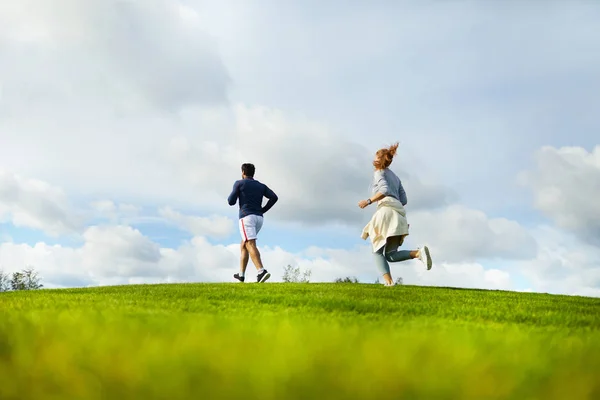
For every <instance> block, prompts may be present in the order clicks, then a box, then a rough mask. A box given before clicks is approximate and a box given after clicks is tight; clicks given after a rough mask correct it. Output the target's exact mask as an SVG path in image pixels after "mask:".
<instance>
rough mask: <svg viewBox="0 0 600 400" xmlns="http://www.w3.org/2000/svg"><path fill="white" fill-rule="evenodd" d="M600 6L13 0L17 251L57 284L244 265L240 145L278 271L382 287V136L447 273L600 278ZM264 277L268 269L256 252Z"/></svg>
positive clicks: (175, 278) (418, 237)
mask: <svg viewBox="0 0 600 400" xmlns="http://www.w3.org/2000/svg"><path fill="white" fill-rule="evenodd" d="M598 20H600V4H598V3H597V2H593V1H570V2H564V1H546V2H539V1H521V2H475V1H445V2H441V1H425V0H423V1H418V2H417V1H370V2H362V1H350V0H345V1H341V0H339V1H338V0H331V1H327V2H321V1H314V0H303V1H289V0H288V1H286V0H278V1H275V0H259V1H254V2H242V1H231V0H219V1H203V0H180V1H175V0H144V1H135V0H129V1H125V0H120V1H119V0H85V1H81V0H45V1H42V0H21V1H19V2H8V1H4V2H0V269H2V270H3V271H4V272H8V273H10V272H13V271H17V270H20V269H23V268H25V267H28V266H30V267H33V268H35V269H36V270H37V271H38V272H39V274H40V276H41V277H42V283H43V284H44V285H45V287H48V288H64V287H87V286H98V285H115V284H138V283H159V282H232V281H233V278H232V274H233V273H235V272H237V270H238V269H239V242H240V233H239V231H238V220H237V206H234V207H231V206H229V205H228V204H227V196H228V195H229V192H230V191H231V188H232V186H233V183H234V181H235V180H237V179H239V178H240V166H241V164H242V163H244V162H252V163H254V164H255V165H256V179H258V180H259V181H261V182H263V183H265V184H267V185H268V186H269V187H270V188H271V189H273V190H274V191H275V192H276V193H277V195H278V196H279V202H278V203H277V204H276V205H275V207H274V208H273V209H272V210H271V211H269V212H268V213H267V215H265V222H264V226H263V230H262V231H261V232H260V236H259V239H258V245H259V249H260V251H261V253H262V257H263V261H264V264H265V267H266V268H267V269H268V270H269V271H270V272H271V274H272V278H271V280H272V281H273V282H277V281H281V279H282V275H283V269H284V267H286V266H287V265H291V266H294V267H298V268H300V270H301V271H306V270H310V272H311V281H313V282H331V281H334V280H335V279H336V278H343V277H346V276H353V277H357V278H358V279H359V280H360V281H361V282H366V283H374V282H375V281H376V280H377V278H378V276H377V269H376V267H375V264H374V262H373V258H372V257H373V256H372V254H371V249H370V244H369V242H368V241H364V240H362V239H361V232H362V228H363V227H364V225H365V224H366V223H367V222H368V221H369V219H370V217H371V215H372V213H373V211H374V207H368V208H366V209H364V210H363V209H360V208H359V207H358V202H359V201H360V200H362V199H366V198H367V197H368V196H369V195H370V192H369V185H370V182H371V178H372V176H373V168H372V165H371V161H372V159H373V155H374V153H375V151H377V150H378V149H379V148H382V147H386V146H388V145H390V144H392V143H395V142H399V143H400V147H399V149H398V154H397V156H396V158H395V160H394V162H393V164H392V165H391V169H392V170H393V171H394V172H396V173H397V174H398V176H399V177H400V178H401V180H402V182H403V185H404V187H405V189H406V191H407V195H408V204H407V206H406V210H407V218H408V222H409V223H410V235H409V237H408V238H407V240H406V241H405V244H404V245H403V247H404V248H408V249H414V248H417V247H419V246H422V245H424V244H426V245H428V246H429V247H430V249H431V252H432V258H433V264H434V265H433V268H432V269H431V270H430V271H427V270H426V269H425V267H424V266H423V264H421V263H420V262H419V261H416V260H411V261H407V262H403V263H394V264H392V266H391V267H392V276H393V277H394V278H397V277H402V279H403V281H404V283H405V284H411V285H432V286H452V287H464V288H484V289H501V290H516V291H532V292H544V293H556V294H568V295H584V296H600V202H599V201H597V198H598V197H600V114H599V113H598V110H600V30H599V29H598V27H597V25H598V24H597V21H598ZM247 275H248V278H247V280H250V281H252V280H253V279H255V270H254V266H253V265H252V263H250V265H249V269H248V272H247Z"/></svg>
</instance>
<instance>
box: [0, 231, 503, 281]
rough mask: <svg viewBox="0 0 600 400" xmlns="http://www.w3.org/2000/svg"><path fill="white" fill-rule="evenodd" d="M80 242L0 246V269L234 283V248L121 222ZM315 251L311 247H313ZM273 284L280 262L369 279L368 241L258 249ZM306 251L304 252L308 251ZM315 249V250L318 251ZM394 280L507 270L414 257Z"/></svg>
mask: <svg viewBox="0 0 600 400" xmlns="http://www.w3.org/2000/svg"><path fill="white" fill-rule="evenodd" d="M84 237H85V243H84V244H83V245H82V246H81V247H77V248H70V247H65V246H58V245H56V246H49V245H46V244H44V243H38V244H36V245H35V246H29V245H26V244H14V243H3V244H0V266H2V267H3V269H4V271H5V272H12V271H14V270H17V269H21V268H23V267H25V266H27V265H30V266H33V267H34V268H35V269H36V270H37V271H38V272H39V273H40V276H41V277H42V279H43V283H44V284H45V285H46V287H62V286H67V287H72V286H95V285H108V284H127V283H142V282H147V283H155V282H190V281H203V282H233V279H232V275H233V273H235V272H236V271H238V268H239V245H238V244H231V245H229V246H222V245H213V244H210V243H209V242H208V241H207V240H206V239H205V238H203V237H194V238H192V239H191V240H190V241H188V242H186V243H184V244H183V245H181V246H180V247H178V248H160V247H159V246H158V244H156V243H153V242H152V241H151V240H150V239H148V238H147V237H144V236H143V235H142V234H141V233H140V232H139V231H137V230H135V229H132V228H130V227H125V226H104V227H98V226H94V227H90V228H89V229H88V230H87V231H86V233H85V235H84ZM315 250H318V251H316V252H315ZM260 251H261V253H262V259H263V262H264V265H265V267H266V268H267V269H268V270H269V271H270V272H271V273H272V275H273V277H272V278H271V281H272V282H281V280H282V275H283V268H284V267H285V266H286V265H288V264H289V265H292V266H294V267H296V266H297V267H299V268H300V269H301V270H302V271H305V270H311V272H312V275H311V281H312V282H333V281H334V280H335V279H336V278H343V277H346V276H355V277H358V278H359V280H360V281H361V282H364V283H373V282H374V281H375V280H376V279H377V269H376V268H375V264H374V263H373V259H372V254H371V252H370V248H369V246H359V247H357V248H355V249H350V250H343V249H329V248H320V249H314V248H313V249H307V251H306V252H299V253H291V252H288V251H286V250H284V249H282V248H280V247H261V248H260ZM311 252H312V254H309V253H311ZM317 254H318V255H317ZM392 274H393V276H394V278H397V277H400V276H401V277H402V278H403V280H404V283H405V284H425V285H436V286H458V287H477V288H489V289H497V288H507V287H510V283H509V276H508V274H507V273H506V272H501V271H497V270H485V269H484V268H483V267H482V266H481V265H478V264H464V265H460V264H439V265H438V264H436V265H435V266H434V268H433V269H432V270H431V271H426V270H425V267H424V266H423V265H422V264H421V263H420V262H418V261H415V260H413V261H408V262H404V263H394V264H392ZM247 275H248V281H249V282H252V281H253V280H254V279H255V276H256V271H255V267H254V265H253V264H252V262H251V261H250V263H249V265H248V272H247Z"/></svg>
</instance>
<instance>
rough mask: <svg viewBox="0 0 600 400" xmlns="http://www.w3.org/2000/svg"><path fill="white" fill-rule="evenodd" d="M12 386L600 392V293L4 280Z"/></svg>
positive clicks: (176, 393)
mask: <svg viewBox="0 0 600 400" xmlns="http://www.w3.org/2000/svg"><path fill="white" fill-rule="evenodd" d="M0 311H1V312H2V317H1V323H0V399H2V400H9V399H19V400H23V399H32V400H33V399H35V400H46V399H115V400H116V399H234V398H235V399H264V400H267V399H278V400H284V399H520V400H522V399H561V400H562V399H570V400H574V399H599V398H600V329H599V328H600V299H594V298H585V297H568V296H553V295H545V294H532V293H514V292H501V291H483V290H459V289H448V288H428V287H412V286H396V287H391V288H390V287H383V286H381V285H367V284H291V283H290V284H287V283H281V284H278V283H271V284H264V285H256V284H181V285H177V284H169V285H133V286H120V287H102V288H92V289H72V290H38V291H19V292H8V293H0Z"/></svg>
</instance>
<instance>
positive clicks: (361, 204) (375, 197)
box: [358, 192, 385, 208]
mask: <svg viewBox="0 0 600 400" xmlns="http://www.w3.org/2000/svg"><path fill="white" fill-rule="evenodd" d="M384 197H385V194H383V193H380V192H377V193H375V194H374V195H373V196H371V197H369V198H368V199H367V200H361V201H359V202H358V206H359V207H360V208H365V207H366V206H368V205H369V204H372V203H375V202H376V201H379V200H381V199H383V198H384Z"/></svg>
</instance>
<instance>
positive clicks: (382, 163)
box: [373, 143, 398, 169]
mask: <svg viewBox="0 0 600 400" xmlns="http://www.w3.org/2000/svg"><path fill="white" fill-rule="evenodd" d="M397 150H398V143H394V144H393V145H391V146H390V147H388V148H385V149H379V150H377V153H375V160H374V161H373V166H374V167H375V168H377V169H386V168H387V167H389V166H390V164H391V163H392V160H393V159H394V156H395V155H396V151H397Z"/></svg>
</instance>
